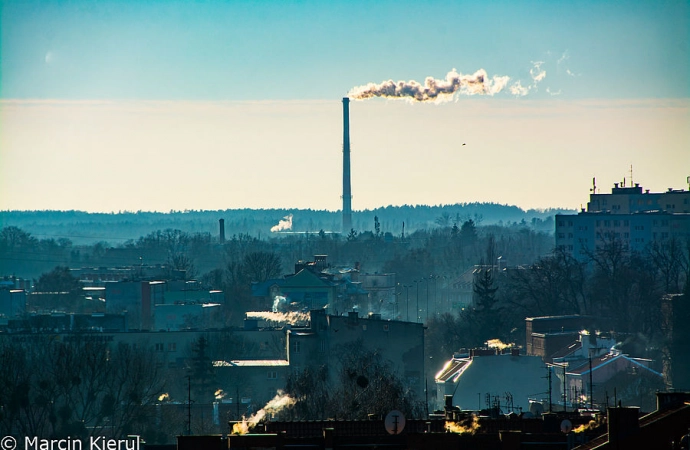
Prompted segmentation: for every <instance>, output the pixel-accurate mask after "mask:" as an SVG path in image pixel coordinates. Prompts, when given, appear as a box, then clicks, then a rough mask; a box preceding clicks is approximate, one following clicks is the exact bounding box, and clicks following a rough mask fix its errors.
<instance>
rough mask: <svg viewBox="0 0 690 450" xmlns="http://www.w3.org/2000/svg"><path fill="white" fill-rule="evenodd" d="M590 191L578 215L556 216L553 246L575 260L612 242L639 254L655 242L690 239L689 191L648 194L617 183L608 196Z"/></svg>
mask: <svg viewBox="0 0 690 450" xmlns="http://www.w3.org/2000/svg"><path fill="white" fill-rule="evenodd" d="M593 191H594V192H593V193H592V194H590V200H589V202H588V203H587V208H586V209H583V210H582V211H581V212H580V213H578V214H557V215H556V230H555V232H556V247H558V248H561V249H563V250H565V251H566V252H568V253H569V254H571V255H572V256H573V257H575V258H576V259H578V260H581V261H583V260H586V259H587V258H588V255H590V254H593V253H594V252H595V251H596V249H597V248H600V247H601V246H602V245H603V244H604V243H605V242H611V241H614V240H615V241H618V242H620V243H621V244H622V245H623V247H624V248H625V249H627V250H629V251H642V250H644V249H645V247H646V246H647V245H649V244H650V243H652V242H655V241H656V242H663V241H665V240H668V239H671V238H680V239H690V191H685V190H683V189H678V190H676V189H670V188H669V190H668V191H666V192H662V193H650V192H649V190H645V191H644V192H643V190H642V187H641V186H640V185H639V184H635V185H634V186H633V187H625V186H619V184H618V183H616V184H615V185H614V187H613V189H612V190H611V193H610V194H599V193H596V188H594V189H593Z"/></svg>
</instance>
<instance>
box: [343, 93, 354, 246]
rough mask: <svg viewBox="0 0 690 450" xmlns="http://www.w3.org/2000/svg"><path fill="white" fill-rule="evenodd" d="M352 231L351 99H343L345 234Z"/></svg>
mask: <svg viewBox="0 0 690 450" xmlns="http://www.w3.org/2000/svg"><path fill="white" fill-rule="evenodd" d="M351 229H352V191H351V189H350V99H349V98H348V97H344V98H343V229H342V232H343V233H348V232H349V231H350V230H351Z"/></svg>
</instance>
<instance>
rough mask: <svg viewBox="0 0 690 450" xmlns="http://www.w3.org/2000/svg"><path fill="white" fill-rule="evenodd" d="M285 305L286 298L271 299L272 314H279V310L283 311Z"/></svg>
mask: <svg viewBox="0 0 690 450" xmlns="http://www.w3.org/2000/svg"><path fill="white" fill-rule="evenodd" d="M286 305H287V298H285V297H284V296H282V295H276V296H275V297H273V306H272V308H271V310H272V311H273V312H280V310H281V309H285V307H286Z"/></svg>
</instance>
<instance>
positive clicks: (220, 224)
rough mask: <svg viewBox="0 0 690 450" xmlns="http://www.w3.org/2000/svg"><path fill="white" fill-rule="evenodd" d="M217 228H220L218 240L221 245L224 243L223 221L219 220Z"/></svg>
mask: <svg viewBox="0 0 690 450" xmlns="http://www.w3.org/2000/svg"><path fill="white" fill-rule="evenodd" d="M218 226H219V227H220V235H219V238H218V239H219V240H220V243H221V244H222V243H223V242H225V219H219V220H218Z"/></svg>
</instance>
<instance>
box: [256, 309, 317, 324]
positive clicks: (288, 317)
mask: <svg viewBox="0 0 690 450" xmlns="http://www.w3.org/2000/svg"><path fill="white" fill-rule="evenodd" d="M247 318H251V319H262V320H265V321H267V322H275V323H279V324H284V323H286V324H289V325H300V324H305V323H307V322H309V320H310V316H309V313H303V312H297V311H294V312H272V311H248V312H247Z"/></svg>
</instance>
